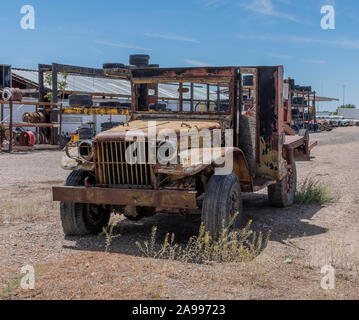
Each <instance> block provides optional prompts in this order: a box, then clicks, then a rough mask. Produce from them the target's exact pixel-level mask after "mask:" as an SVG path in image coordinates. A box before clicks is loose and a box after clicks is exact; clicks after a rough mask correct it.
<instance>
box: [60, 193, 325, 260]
mask: <svg viewBox="0 0 359 320" xmlns="http://www.w3.org/2000/svg"><path fill="white" fill-rule="evenodd" d="M321 208H322V207H321V206H318V205H311V206H299V205H294V206H292V207H290V208H273V207H270V206H269V204H268V198H267V195H265V194H244V212H245V214H244V219H243V224H244V225H246V224H247V223H248V222H250V221H252V227H251V229H252V230H253V231H255V232H256V233H259V232H262V233H263V234H264V235H267V234H268V233H269V234H270V241H276V242H280V243H283V242H284V241H285V240H287V239H295V238H299V237H310V236H314V235H318V234H322V233H326V232H327V231H328V230H327V229H325V228H322V227H320V226H316V225H314V224H311V223H310V222H309V220H310V219H311V218H312V217H313V216H314V215H315V214H316V213H317V212H318V211H319V210H320V209H321ZM200 225H201V217H200V216H189V217H184V216H179V215H171V214H158V215H156V216H154V217H151V218H145V219H143V220H141V221H139V222H130V221H127V220H126V221H124V222H121V223H119V224H118V225H116V227H115V228H114V230H113V235H116V234H120V236H119V237H118V238H115V239H113V240H112V242H111V245H110V246H109V247H108V252H111V253H121V254H129V255H135V256H143V254H142V253H141V252H140V250H139V248H138V246H137V244H136V242H139V243H141V244H143V243H144V242H145V241H150V238H151V232H152V228H153V227H157V230H158V231H157V237H156V246H158V247H160V246H161V245H162V244H163V242H164V239H165V237H166V234H167V233H169V234H174V235H175V243H176V244H178V245H182V246H184V245H186V244H187V242H188V240H189V239H190V238H191V237H193V236H196V235H197V234H198V230H199V228H200ZM66 240H69V241H71V242H73V245H69V246H68V245H66V246H64V247H65V248H68V249H72V250H84V251H105V250H106V239H105V236H104V235H100V236H89V237H68V238H67V239H66ZM264 249H265V248H262V250H264Z"/></svg>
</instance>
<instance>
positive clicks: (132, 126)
mask: <svg viewBox="0 0 359 320" xmlns="http://www.w3.org/2000/svg"><path fill="white" fill-rule="evenodd" d="M154 129H155V130H156V134H158V133H159V132H163V131H166V130H171V131H175V132H176V134H177V137H179V136H180V134H181V133H182V135H183V134H186V132H187V133H188V134H190V133H191V131H193V130H194V129H197V130H198V131H201V130H203V129H208V130H215V129H221V125H220V123H219V122H217V121H199V120H159V121H148V120H134V121H130V122H128V123H126V124H124V125H122V126H118V127H115V128H113V129H111V130H108V131H105V132H102V133H100V134H98V135H97V136H96V138H95V141H97V142H105V141H109V140H111V141H119V140H124V139H125V137H126V135H127V134H129V133H130V132H135V131H141V132H143V134H144V136H145V137H148V131H149V130H154Z"/></svg>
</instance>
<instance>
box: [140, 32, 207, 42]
mask: <svg viewBox="0 0 359 320" xmlns="http://www.w3.org/2000/svg"><path fill="white" fill-rule="evenodd" d="M143 35H144V36H145V37H149V38H159V39H166V40H175V41H184V42H192V43H200V41H199V40H196V39H193V38H188V37H183V36H178V35H174V34H161V33H147V32H146V33H144V34H143Z"/></svg>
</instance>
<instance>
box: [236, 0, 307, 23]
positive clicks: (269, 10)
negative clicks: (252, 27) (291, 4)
mask: <svg viewBox="0 0 359 320" xmlns="http://www.w3.org/2000/svg"><path fill="white" fill-rule="evenodd" d="M239 5H240V6H241V7H243V8H245V9H247V10H250V11H253V12H256V13H260V14H263V15H266V16H272V17H278V18H282V19H287V20H291V21H293V22H300V21H299V20H298V19H297V18H296V17H294V16H292V15H290V14H288V13H285V12H281V11H278V10H276V9H275V7H274V5H273V3H272V1H271V0H251V1H250V2H244V3H239Z"/></svg>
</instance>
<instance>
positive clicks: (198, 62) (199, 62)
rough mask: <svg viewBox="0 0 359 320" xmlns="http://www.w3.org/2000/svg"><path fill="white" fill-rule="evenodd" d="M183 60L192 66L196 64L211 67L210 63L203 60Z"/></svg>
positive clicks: (196, 65)
mask: <svg viewBox="0 0 359 320" xmlns="http://www.w3.org/2000/svg"><path fill="white" fill-rule="evenodd" d="M183 61H184V62H186V63H188V64H190V65H191V66H195V67H209V66H210V64H209V63H207V62H203V61H198V60H191V59H184V60H183Z"/></svg>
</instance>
